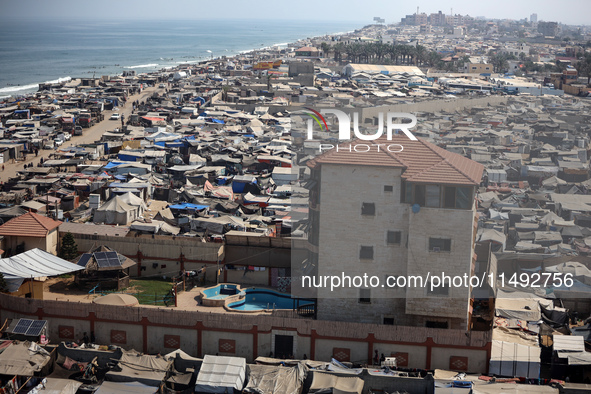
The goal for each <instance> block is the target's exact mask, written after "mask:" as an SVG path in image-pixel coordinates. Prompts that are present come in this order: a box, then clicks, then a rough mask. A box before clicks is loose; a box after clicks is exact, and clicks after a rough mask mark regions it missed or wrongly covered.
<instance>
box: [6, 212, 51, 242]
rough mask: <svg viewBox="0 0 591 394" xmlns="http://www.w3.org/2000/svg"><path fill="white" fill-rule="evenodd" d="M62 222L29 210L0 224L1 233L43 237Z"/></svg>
mask: <svg viewBox="0 0 591 394" xmlns="http://www.w3.org/2000/svg"><path fill="white" fill-rule="evenodd" d="M60 224H62V222H60V221H58V220H53V219H50V218H48V217H46V216H41V215H38V214H36V213H33V212H28V213H25V214H24V215H21V216H18V217H16V218H14V219H12V220H10V221H9V222H6V223H4V224H3V225H2V226H0V235H8V236H17V237H39V238H43V237H45V236H47V233H49V232H50V231H51V230H53V229H54V228H56V227H58V226H59V225H60Z"/></svg>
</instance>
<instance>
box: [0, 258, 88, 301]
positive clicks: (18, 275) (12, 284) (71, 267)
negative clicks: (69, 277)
mask: <svg viewBox="0 0 591 394" xmlns="http://www.w3.org/2000/svg"><path fill="white" fill-rule="evenodd" d="M81 269H83V268H82V267H79V266H77V265H76V264H72V263H70V262H69V261H66V260H64V259H61V258H59V257H57V256H54V255H52V254H51V253H47V252H45V251H43V250H41V249H31V250H28V251H26V252H24V253H20V254H18V255H16V256H12V257H8V258H6V259H0V273H2V275H4V279H5V280H6V283H7V284H8V291H9V292H15V291H17V290H19V288H20V287H21V285H22V283H23V281H24V280H25V279H31V280H32V279H44V278H45V277H47V276H58V275H64V274H69V273H72V272H75V271H80V270H81Z"/></svg>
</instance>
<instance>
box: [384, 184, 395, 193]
mask: <svg viewBox="0 0 591 394" xmlns="http://www.w3.org/2000/svg"><path fill="white" fill-rule="evenodd" d="M384 191H385V192H386V193H392V192H393V191H394V186H392V185H384Z"/></svg>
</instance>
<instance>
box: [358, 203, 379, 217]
mask: <svg viewBox="0 0 591 394" xmlns="http://www.w3.org/2000/svg"><path fill="white" fill-rule="evenodd" d="M361 214H362V215H367V216H374V215H375V214H376V204H374V203H373V202H364V203H363V204H362V205H361Z"/></svg>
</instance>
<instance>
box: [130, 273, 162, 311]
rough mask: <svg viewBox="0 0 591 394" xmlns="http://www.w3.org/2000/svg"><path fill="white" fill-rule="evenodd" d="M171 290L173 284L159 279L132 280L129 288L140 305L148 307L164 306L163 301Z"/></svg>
mask: <svg viewBox="0 0 591 394" xmlns="http://www.w3.org/2000/svg"><path fill="white" fill-rule="evenodd" d="M171 288H172V282H170V281H166V280H159V279H132V280H130V281H129V287H128V289H131V290H132V292H133V293H135V297H136V298H137V299H138V301H139V302H140V304H146V305H164V303H163V302H162V299H163V298H164V296H166V295H167V294H168V292H169V291H170V289H171Z"/></svg>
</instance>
